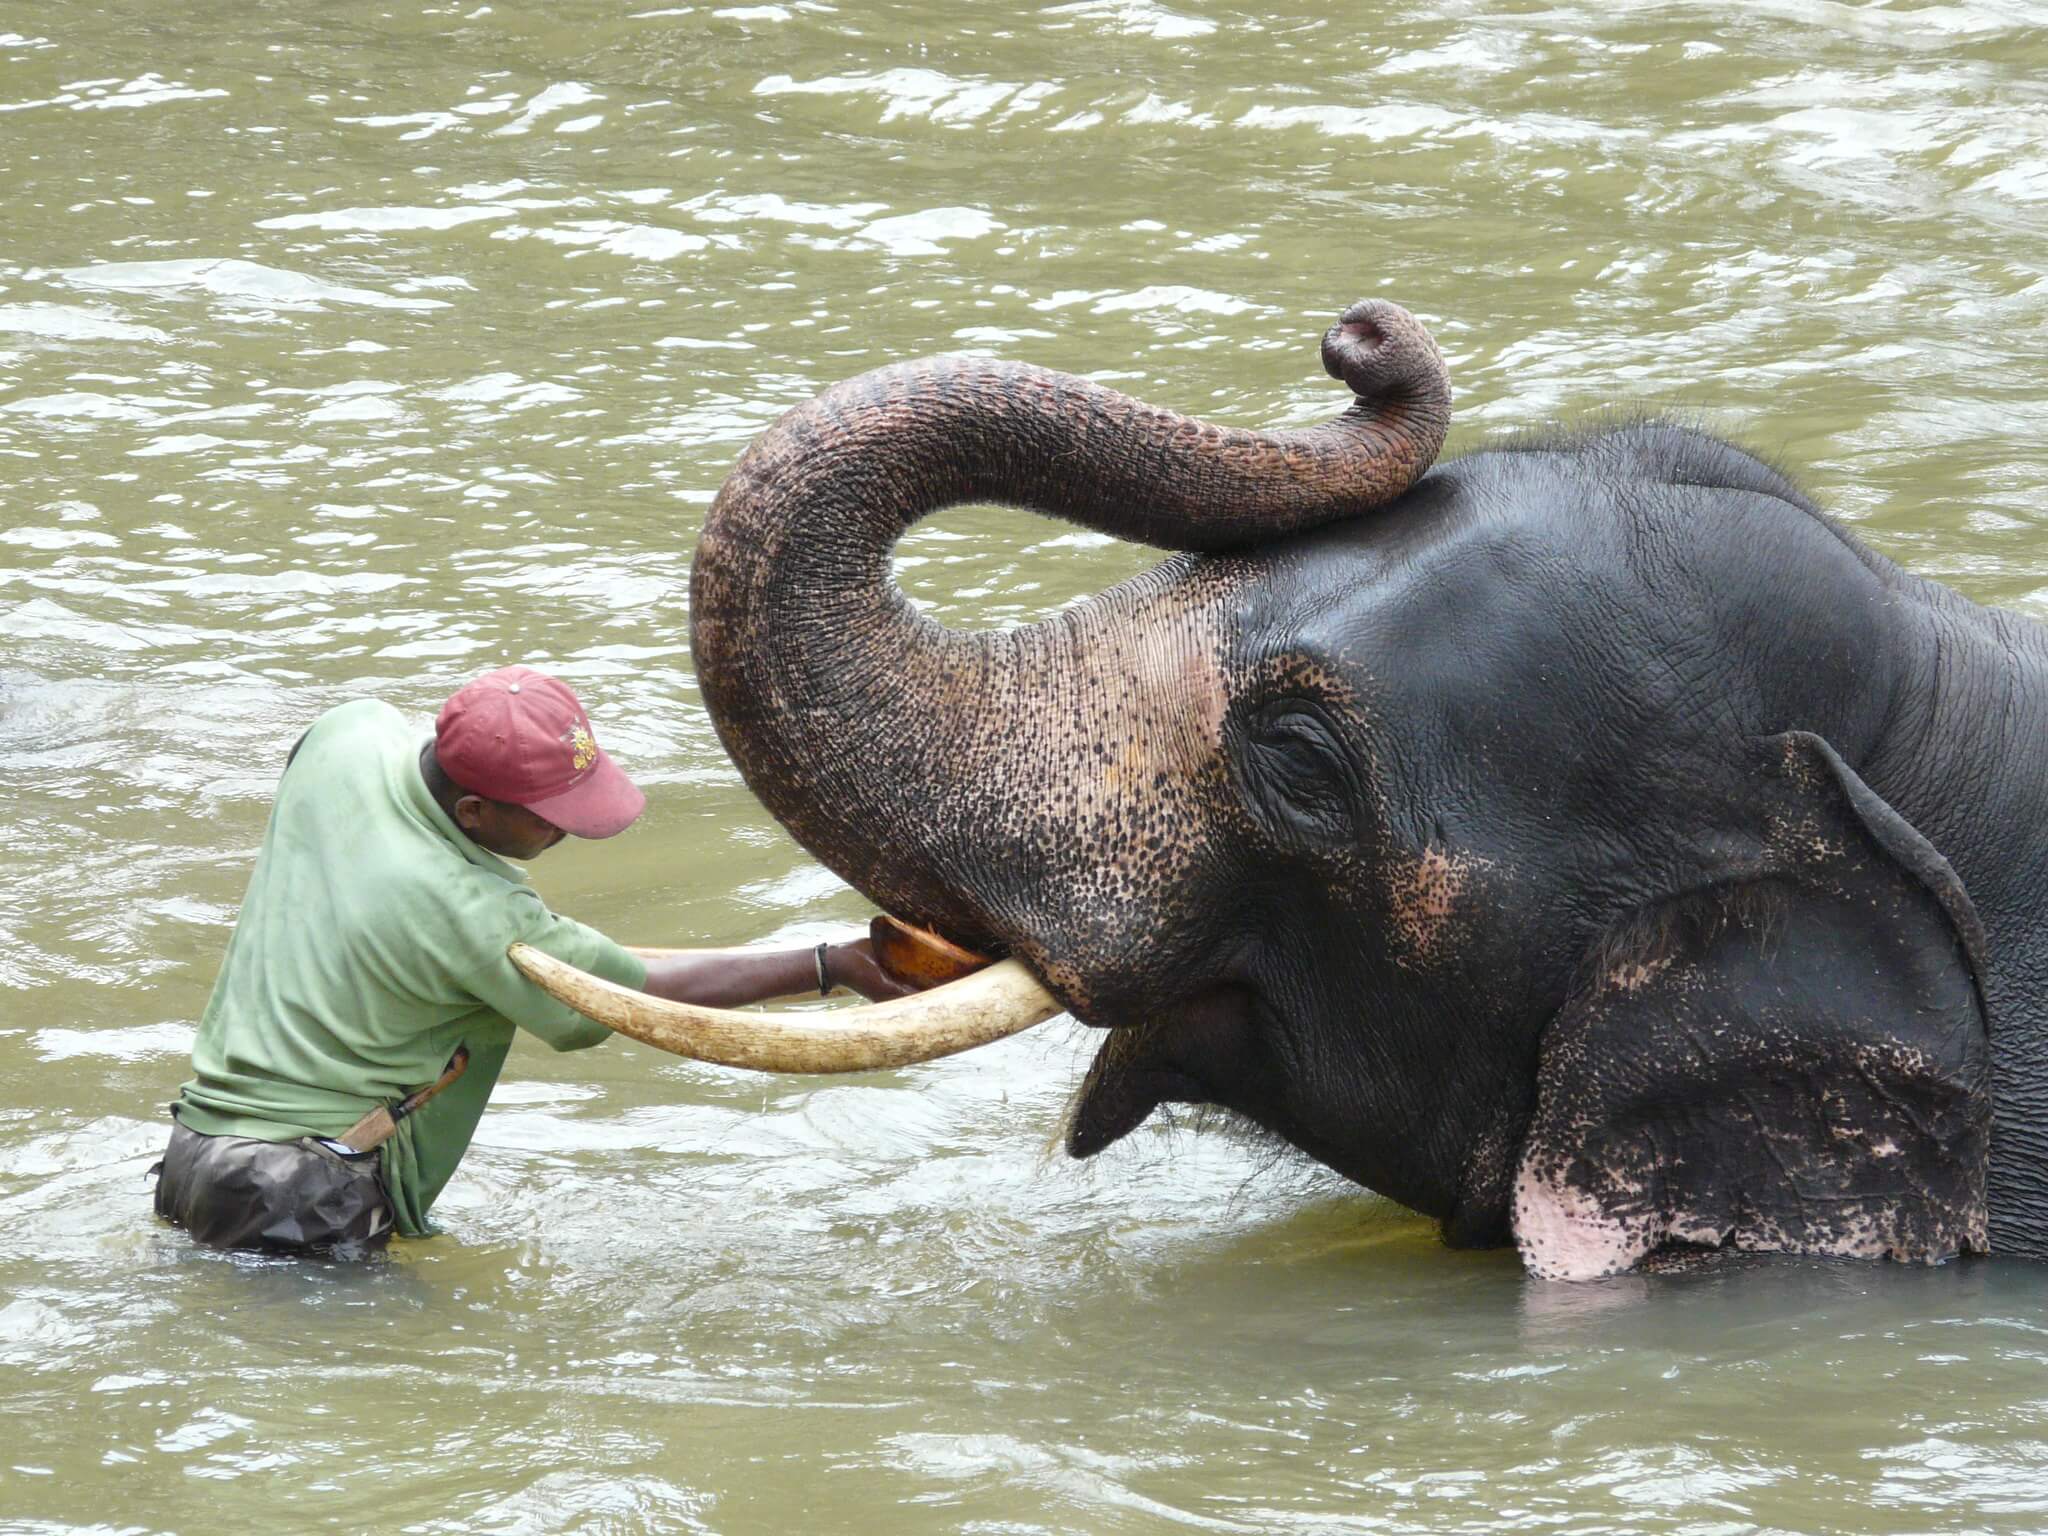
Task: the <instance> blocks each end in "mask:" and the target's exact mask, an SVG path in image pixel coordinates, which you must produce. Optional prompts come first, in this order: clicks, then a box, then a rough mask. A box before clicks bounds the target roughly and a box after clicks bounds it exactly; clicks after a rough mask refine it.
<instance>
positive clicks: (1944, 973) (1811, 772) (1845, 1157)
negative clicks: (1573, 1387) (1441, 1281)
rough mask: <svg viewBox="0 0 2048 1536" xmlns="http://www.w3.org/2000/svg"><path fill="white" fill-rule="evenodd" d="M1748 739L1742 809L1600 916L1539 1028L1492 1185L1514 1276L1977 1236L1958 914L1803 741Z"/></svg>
mask: <svg viewBox="0 0 2048 1536" xmlns="http://www.w3.org/2000/svg"><path fill="white" fill-rule="evenodd" d="M1758 746H1759V749H1760V761H1759V763H1758V782H1759V784H1760V787H1761V801H1762V804H1761V819H1760V822H1759V824H1758V825H1757V826H1756V828H1755V829H1754V830H1753V831H1752V832H1751V833H1750V834H1749V835H1747V836H1746V837H1745V838H1744V839H1743V840H1742V842H1741V844H1740V845H1739V847H1737V848H1734V849H1731V850H1730V852H1729V854H1728V856H1727V858H1726V860H1725V867H1724V868H1721V869H1719V870H1717V871H1715V872H1714V873H1713V875H1712V876H1711V878H1710V880H1709V881H1708V883H1707V884H1706V885H1705V886H1704V887H1703V888H1699V889H1695V890H1693V891H1690V892H1688V893H1686V894H1683V895H1679V896H1674V897H1672V898H1670V899H1666V900H1663V901H1660V902H1658V903H1655V904H1653V905H1652V906H1650V907H1648V908H1646V909H1645V910H1644V911H1642V912H1640V913H1638V914H1636V916H1635V917H1634V918H1633V919H1632V920H1631V921H1630V922H1628V923H1626V924H1624V925H1622V926H1621V927H1620V928H1619V929H1617V930H1616V931H1614V932H1612V933H1610V934H1609V935H1608V936H1607V938H1606V940H1605V942H1603V943H1602V944H1600V945H1599V946H1597V947H1596V949H1595V951H1594V952H1593V953H1592V954H1591V955H1589V956H1588V957H1587V961H1586V965H1585V969H1584V971H1583V974H1582V980H1581V983H1580V985H1579V987H1578V989H1577V990H1576V992H1575V993H1574V995H1573V996H1572V998H1571V999H1570V1001H1569V1002H1568V1003H1567V1004H1566V1006H1565V1007H1564V1009H1563V1010H1562V1011H1561V1012H1560V1013H1559V1014H1558V1015H1557V1016H1556V1018H1554V1019H1553V1020H1552V1021H1551V1023H1550V1025H1549V1027H1548V1029H1547V1030H1546V1031H1545V1034H1544V1038H1543V1044H1542V1050H1541V1060H1540V1065H1539V1068H1538V1074H1537V1098H1536V1111H1535V1114H1534V1117H1533V1118H1532V1120H1531V1123H1530V1128H1529V1132H1528V1135H1527V1139H1526V1140H1525V1142H1524V1144H1523V1150H1522V1156H1521V1161H1520V1166H1519V1168H1518V1170H1517V1173H1516V1178H1515V1185H1514V1199H1513V1222H1514V1233H1515V1241H1516V1244H1517V1246H1518V1247H1519V1248H1520V1250H1521V1253H1522V1258H1523V1261H1524V1263H1525V1264H1526V1265H1527V1266H1528V1268H1529V1269H1530V1270H1531V1271H1532V1272H1533V1273H1535V1274H1537V1275H1539V1276H1542V1277H1544V1278H1547V1279H1590V1278H1593V1277H1595V1276H1599V1275H1606V1274H1614V1273H1618V1272H1620V1271H1622V1270H1625V1269H1628V1268H1630V1267H1631V1266H1633V1265H1634V1264H1635V1263H1636V1262H1637V1261H1638V1260H1640V1259H1641V1258H1642V1257H1643V1256H1644V1255H1645V1254H1647V1253H1649V1252H1650V1251H1651V1250H1652V1249H1653V1248H1656V1247H1657V1246H1659V1245H1660V1244H1663V1243H1666V1242H1676V1243H1685V1244H1700V1245H1706V1246H1714V1247H1718V1246H1721V1245H1723V1244H1727V1243H1731V1242H1732V1243H1733V1244H1734V1245H1735V1246H1737V1247H1740V1248H1748V1249H1759V1250H1775V1251H1779V1252H1788V1253H1809V1254H1836V1255H1845V1256H1848V1255H1853V1256H1858V1257H1879V1256H1888V1257H1892V1258H1900V1259H1917V1260H1922V1261H1926V1262H1936V1261H1939V1260H1941V1259H1944V1258H1947V1257H1949V1256H1951V1255H1953V1254H1956V1253H1959V1252H1964V1251H1977V1252H1983V1251H1985V1250H1986V1249H1987V1248H1988V1246H1989V1244H1988V1234H1987V1228H1988V1222H1987V1219H1986V1208H1985V1185H1986V1177H1987V1171H1988V1154H1989V1149H1990V1135H1991V1091H1990V1039H1989V1029H1988V1022H1987V1018H1986V1014H1985V1009H1984V1004H1983V996H1982V991H1981V978H1982V976H1983V974H1984V961H1983V953H1984V942H1983V930H1982V927H1981V925H1980V924H1979V922H1978V920H1977V915H1976V912H1975V910H1974V908H1972V906H1971V905H1970V901H1969V897H1968V896H1967V895H1966V894H1965V893H1964V891H1963V888H1962V884H1961V882H1960V881H1959V880H1957V878H1956V875H1955V872H1954V870H1952V869H1951V868H1950V867H1949V865H1948V862H1947V860H1945V859H1943V858H1942V856H1941V855H1940V853H1939V852H1937V851H1936V850H1935V848H1934V847H1933V845H1932V844H1930V843H1929V842H1928V841H1927V840H1926V839H1925V838H1924V837H1922V836H1921V835H1920V834H1919V833H1918V832H1917V831H1915V830H1914V829H1913V827H1912V826H1910V825H1909V824H1908V823H1907V822H1906V821H1905V820H1904V819H1903V818H1902V817H1900V816H1899V815H1898V813H1897V812H1895V811H1894V810H1893V809H1892V808H1891V807H1890V806H1889V805H1887V804H1885V802H1884V801H1883V800H1882V799H1880V798H1879V797H1878V796H1877V795H1876V794H1874V793H1873V792H1872V791H1871V789H1870V788H1869V786H1867V785H1866V784H1864V783H1863V781H1862V780H1861V779H1859V778H1858V777H1857V776H1856V774H1855V773H1854V771H1852V770H1851V769H1850V768H1849V766H1848V765H1847V764H1846V763H1844V762H1843V761H1842V760H1841V758H1840V757H1838V756H1837V755H1836V753H1835V752H1834V750H1833V749H1832V748H1831V747H1829V746H1828V744H1827V743H1826V742H1825V741H1823V740H1821V739H1820V738H1819V737H1818V736H1813V735H1809V734H1807V733H1804V732H1792V733H1788V734H1786V735H1783V736H1777V737H1772V738H1769V739H1768V740H1766V741H1762V742H1760V743H1758Z"/></svg>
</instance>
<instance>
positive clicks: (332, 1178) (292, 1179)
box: [156, 1125, 393, 1258]
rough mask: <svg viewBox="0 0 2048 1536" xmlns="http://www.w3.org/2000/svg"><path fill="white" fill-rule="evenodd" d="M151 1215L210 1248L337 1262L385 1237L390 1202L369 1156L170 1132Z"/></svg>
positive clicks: (317, 1143)
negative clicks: (320, 1257)
mask: <svg viewBox="0 0 2048 1536" xmlns="http://www.w3.org/2000/svg"><path fill="white" fill-rule="evenodd" d="M157 1167H158V1168H159V1169H160V1170H161V1172H160V1174H159V1176H158V1178H157V1184H156V1213H157V1215H159V1216H161V1217H163V1218H164V1219H165V1220H166V1221H171V1222H175V1223H177V1224H178V1225H179V1226H181V1227H183V1228H184V1229H185V1230H186V1231H187V1232H190V1233H191V1234H192V1236H193V1237H194V1238H196V1239H197V1240H198V1241H200V1242H202V1243H206V1244H208V1245H209V1246H211V1247H215V1248H254V1249H259V1250H261V1251H263V1252H266V1253H317V1254H332V1255H334V1256H336V1257H338V1258H347V1257H350V1256H351V1255H353V1254H360V1253H366V1252H368V1251H369V1250H371V1249H373V1248H381V1247H382V1246H383V1245H384V1244H385V1243H387V1242H389V1241H390V1239H391V1228H392V1222H393V1218H392V1214H391V1197H390V1196H389V1195H387V1194H386V1193H385V1192H384V1181H383V1179H382V1178H381V1177H380V1176H379V1175H378V1172H377V1154H376V1153H375V1152H362V1153H349V1152H346V1151H336V1150H335V1149H334V1148H333V1147H332V1146H331V1145H330V1144H328V1143H327V1142H324V1141H321V1140H319V1139H318V1138H316V1137H312V1136H301V1137H299V1138H298V1139H297V1140H295V1141H257V1140H253V1139H251V1138H250V1137H247V1136H202V1135H200V1134H199V1133H198V1132H197V1131H194V1130H190V1129H188V1128H187V1127H185V1126H182V1125H173V1126H172V1127H171V1145H170V1147H169V1149H168V1150H167V1151H166V1152H165V1153H164V1160H163V1161H162V1162H161V1163H159V1164H157Z"/></svg>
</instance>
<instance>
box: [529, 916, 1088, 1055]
mask: <svg viewBox="0 0 2048 1536" xmlns="http://www.w3.org/2000/svg"><path fill="white" fill-rule="evenodd" d="M505 953H506V955H507V957H508V958H509V959H510V960H511V961H512V963H513V964H514V965H516V966H517V967H519V969H520V970H521V971H522V972H524V973H525V975H526V976H527V978H528V979H529V980H531V981H533V982H534V983H535V984H536V985H538V986H539V987H540V988H541V989H542V990H543V991H545V992H546V993H548V995H549V996H551V997H554V998H555V999H557V1000H558V1001H560V1002H562V1003H566V1004H567V1005H568V1006H569V1007H571V1008H573V1009H575V1010H576V1011H577V1012H578V1013H580V1014H582V1015H583V1016H584V1017H585V1018H587V1019H595V1020H596V1021H597V1022H598V1023H600V1024H603V1025H605V1026H606V1027H608V1028H610V1029H615V1030H617V1031H618V1032H619V1033H620V1034H622V1035H631V1036H632V1037H633V1038H634V1039H635V1040H638V1041H640V1042H642V1043H643V1044H646V1045H651V1046H653V1047H654V1048H655V1049H656V1050H662V1051H669V1052H672V1053H673V1054H675V1055H677V1056H687V1057H689V1058H691V1059H692V1060H694V1061H708V1062H711V1063H713V1064H714V1065H717V1066H721V1067H743V1068H745V1069H746V1070H748V1071H750V1072H874V1071H879V1070H881V1069H883V1068H886V1067H907V1066H910V1065H912V1064H913V1063H915V1062H920V1061H932V1060H935V1059H936V1058H938V1057H940V1056H951V1055H953V1054H954V1053H955V1052H958V1051H969V1050H972V1049H974V1047H976V1046H978V1045H987V1044H989V1043H990V1042H992V1041H996V1040H1000V1039H1002V1038H1003V1037H1004V1036H1005V1035H1014V1034H1016V1033H1017V1032H1018V1031H1019V1030H1023V1029H1029V1028H1030V1027H1031V1026H1032V1025H1033V1024H1039V1023H1043V1022H1044V1021H1045V1020H1047V1019H1049V1018H1051V1017H1052V1016H1053V1015H1054V1014H1056V1013H1059V1012H1060V1011H1061V1007H1060V1003H1059V1000H1058V999H1056V998H1055V997H1054V996H1053V995H1052V994H1051V993H1050V992H1048V991H1046V990H1045V988H1044V987H1043V986H1041V985H1039V982H1038V980H1037V978H1036V977H1034V976H1033V975H1032V974H1031V973H1030V972H1029V971H1027V970H1025V969H1024V967H1023V966H1022V965H1021V964H1019V963H1018V962H1017V961H1015V960H1003V961H999V962H998V963H996V964H995V965H992V966H989V967H988V968H987V969H986V970H982V971H976V972H975V973H974V974H973V975H971V976H968V977H965V978H964V979H962V980H960V981H954V982H948V983H947V984H946V985H945V986H942V987H934V988H932V989H931V990H930V991H929V992H919V993H916V994H914V995H912V996H910V997H899V998H894V999H892V1000H890V1001H889V1002H886V1003H869V1004H867V1005H866V1006H865V1007H860V1008H839V1009H834V1010H832V1011H831V1012H829V1013H807V1014H803V1015H791V1014H782V1015H778V1014H773V1013H744V1012H741V1011H739V1010H737V1009H731V1008H700V1007H698V1006H697V1005H695V1004H693V1003H674V1002H670V1001H668V1000H667V999H666V998H660V997H653V996H650V995H649V994H647V993H645V992H635V991H634V990H633V989H632V988H630V987H622V986H619V985H618V984H617V983H615V982H609V981H606V980H604V979H603V978H602V977H598V976H593V975H591V974H590V973H589V972H588V971H583V970H578V969H577V968H576V967H575V966H573V965H568V964H565V963H564V962H562V961H560V960H557V959H556V958H555V957H554V956H553V955H550V954H547V953H545V952H543V951H541V950H538V949H535V948H533V946H531V945H530V944H514V945H512V947H511V948H509V949H508V950H506V951H505Z"/></svg>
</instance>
